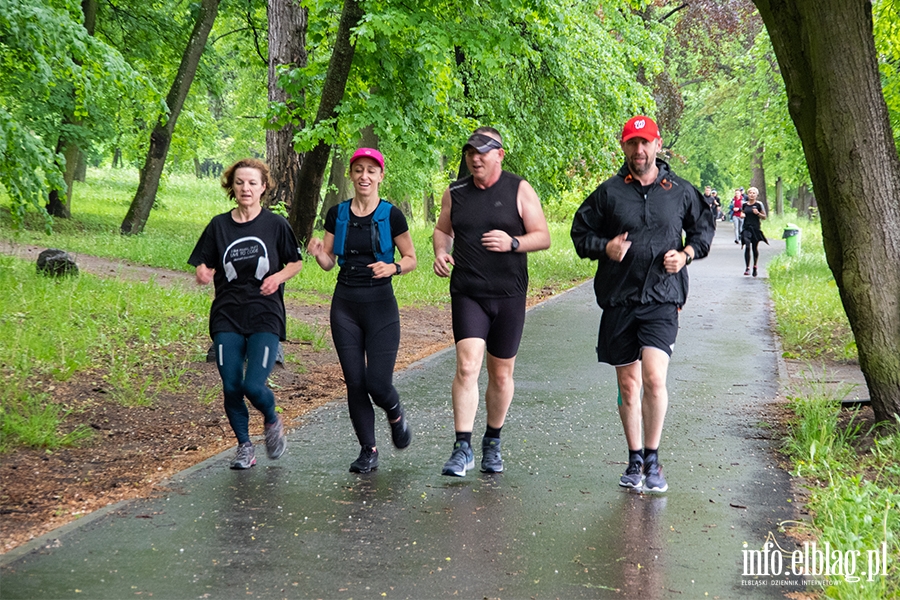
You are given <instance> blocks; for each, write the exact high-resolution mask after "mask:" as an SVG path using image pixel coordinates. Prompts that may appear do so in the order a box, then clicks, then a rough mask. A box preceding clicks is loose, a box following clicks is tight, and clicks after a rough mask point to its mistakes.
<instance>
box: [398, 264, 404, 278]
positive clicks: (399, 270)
mask: <svg viewBox="0 0 900 600" xmlns="http://www.w3.org/2000/svg"><path fill="white" fill-rule="evenodd" d="M397 275H403V267H401V266H400V263H397Z"/></svg>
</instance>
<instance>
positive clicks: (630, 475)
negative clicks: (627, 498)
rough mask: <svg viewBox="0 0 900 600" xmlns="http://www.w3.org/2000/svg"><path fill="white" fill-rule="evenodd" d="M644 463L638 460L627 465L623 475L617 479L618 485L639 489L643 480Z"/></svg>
mask: <svg viewBox="0 0 900 600" xmlns="http://www.w3.org/2000/svg"><path fill="white" fill-rule="evenodd" d="M643 472H644V463H643V461H640V460H632V461H630V462H629V463H628V468H627V469H625V473H624V474H623V475H622V477H620V478H619V485H621V486H622V487H627V488H632V489H636V488H639V487H641V481H642V480H643V479H644V475H643Z"/></svg>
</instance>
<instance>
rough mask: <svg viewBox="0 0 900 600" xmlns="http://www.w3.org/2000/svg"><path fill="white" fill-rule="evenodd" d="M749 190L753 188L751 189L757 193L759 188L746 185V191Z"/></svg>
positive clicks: (748, 191)
mask: <svg viewBox="0 0 900 600" xmlns="http://www.w3.org/2000/svg"><path fill="white" fill-rule="evenodd" d="M750 190H753V191H754V192H756V193H757V194H758V193H759V188H755V187H748V188H747V193H748V194H749V193H750Z"/></svg>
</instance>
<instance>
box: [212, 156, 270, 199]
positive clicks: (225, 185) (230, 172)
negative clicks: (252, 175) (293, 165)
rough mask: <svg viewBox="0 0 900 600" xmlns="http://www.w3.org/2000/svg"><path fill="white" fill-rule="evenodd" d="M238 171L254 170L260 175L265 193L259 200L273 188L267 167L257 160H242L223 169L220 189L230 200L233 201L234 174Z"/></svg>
mask: <svg viewBox="0 0 900 600" xmlns="http://www.w3.org/2000/svg"><path fill="white" fill-rule="evenodd" d="M238 169H256V170H257V171H259V173H260V175H262V181H263V183H264V184H265V186H266V191H265V192H263V195H262V196H261V198H260V199H262V198H265V196H266V194H267V193H269V190H271V189H272V188H273V187H274V186H275V182H274V181H273V180H272V174H271V173H270V172H269V165H267V164H266V163H264V162H263V161H261V160H259V159H258V158H242V159H240V160H238V161H237V162H236V163H234V164H233V165H231V166H230V167H228V168H227V169H225V172H224V173H222V189H224V190H225V194H226V195H227V196H228V197H229V198H231V199H232V200H234V173H235V171H237V170H238Z"/></svg>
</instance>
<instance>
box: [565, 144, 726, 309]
mask: <svg viewBox="0 0 900 600" xmlns="http://www.w3.org/2000/svg"><path fill="white" fill-rule="evenodd" d="M656 166H657V167H659V175H658V176H657V178H656V181H655V182H654V183H653V184H652V185H651V187H650V190H649V192H648V193H647V194H646V196H645V195H644V193H643V191H642V186H641V184H640V182H638V181H636V180H634V179H633V178H632V177H631V174H630V173H629V171H628V166H627V165H624V166H623V167H622V168H621V169H619V172H618V173H617V174H616V175H614V176H613V177H610V178H609V179H607V180H606V181H604V182H603V183H601V184H600V186H599V187H598V188H597V189H596V190H594V192H593V193H592V194H591V195H590V196H588V197H587V199H586V200H585V201H584V202H583V203H582V204H581V207H579V209H578V211H577V212H576V213H575V218H574V220H573V222H572V232H571V234H572V241H573V242H574V244H575V251H576V252H577V253H578V256H580V257H581V258H589V259H591V260H597V261H598V263H597V274H596V276H595V277H594V293H595V294H596V296H597V304H599V305H600V307H601V308H609V307H613V306H636V305H641V304H675V305H677V306H679V307H681V306H683V305H684V303H685V300H687V294H688V274H687V269H682V270H681V271H679V272H678V273H666V270H665V267H663V256H664V255H665V254H666V252H668V251H669V250H672V249H676V250H683V249H684V248H685V246H686V245H690V246H693V248H694V258H695V259H700V258H703V257H704V256H706V255H707V254H708V253H709V246H710V244H711V243H712V238H713V235H715V220H714V219H715V215H713V213H712V211H711V210H710V208H709V205H708V204H707V203H706V202H705V201H704V199H703V195H702V194H701V193H700V192H699V191H698V190H697V189H696V188H695V187H694V186H692V185H691V184H690V183H688V182H687V181H685V180H683V179H681V178H680V177H678V176H677V175H675V174H674V173H672V171H671V170H670V169H669V165H668V164H666V162H665V161H663V160H661V159H659V158H657V159H656ZM626 231H627V232H628V241H629V242H631V243H632V244H631V247H630V248H629V249H628V252H627V253H626V254H625V258H624V260H623V261H622V262H620V263H619V262H616V261H613V260H611V259H610V258H608V257H607V256H606V244H607V242H608V241H609V240H611V239H612V238H614V237H615V236H617V235H619V234H621V233H624V232H626ZM682 231H683V232H684V233H685V234H686V236H685V238H682Z"/></svg>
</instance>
